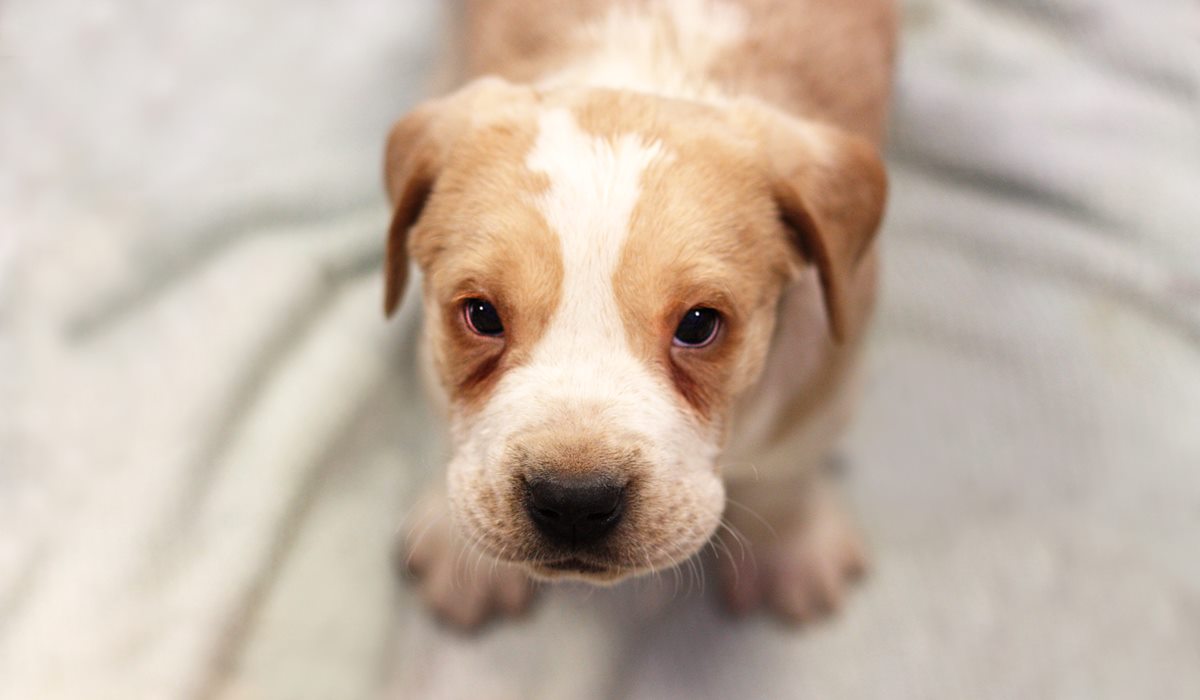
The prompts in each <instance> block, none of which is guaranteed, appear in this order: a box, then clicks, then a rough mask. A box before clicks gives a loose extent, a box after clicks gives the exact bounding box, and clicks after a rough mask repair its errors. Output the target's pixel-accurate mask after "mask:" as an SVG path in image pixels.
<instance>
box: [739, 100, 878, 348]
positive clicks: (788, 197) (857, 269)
mask: <svg viewBox="0 0 1200 700" xmlns="http://www.w3.org/2000/svg"><path fill="white" fill-rule="evenodd" d="M768 109H769V108H765V107H758V108H757V109H756V110H755V111H757V112H758V113H759V115H758V116H759V120H758V121H759V127H760V129H761V131H760V137H761V138H762V139H763V140H762V144H763V147H764V157H765V158H767V159H768V162H769V168H770V177H771V178H772V189H773V194H774V196H775V201H776V202H777V203H778V206H779V213H780V217H781V218H782V220H783V222H784V224H786V225H787V227H788V228H789V229H790V230H791V231H792V232H793V234H794V236H795V244H796V246H797V248H798V250H799V252H800V253H801V254H802V255H804V256H805V257H806V258H808V259H809V260H811V261H812V262H813V263H814V264H815V265H816V267H817V271H818V273H819V274H820V279H821V288H822V290H823V292H824V295H825V308H826V313H827V315H828V318H829V327H830V331H831V333H832V335H833V338H834V340H836V341H839V342H840V341H842V340H845V339H846V338H847V337H849V336H850V335H851V334H853V333H854V332H856V331H857V330H858V329H859V328H860V326H861V324H862V323H863V321H865V317H866V315H867V313H868V311H869V307H870V302H871V299H870V296H871V295H870V293H869V291H868V292H867V293H863V292H862V289H863V288H864V286H865V287H866V288H867V289H868V290H869V289H870V288H871V285H872V284H873V280H871V279H866V277H867V276H868V275H871V274H873V270H866V271H864V270H863V269H862V268H863V267H864V265H863V263H864V261H865V259H866V258H867V256H868V252H869V250H870V247H871V244H872V242H873V241H874V239H875V233H876V231H877V230H878V228H879V222H880V219H882V217H883V207H884V201H885V199H886V197H887V175H886V173H885V171H884V167H883V162H882V160H881V159H880V157H879V153H878V151H877V150H876V147H875V145H874V144H872V143H871V142H869V141H867V140H866V139H864V138H861V137H859V136H855V135H853V134H850V133H848V132H845V131H842V130H841V129H837V128H835V127H831V126H825V125H822V124H817V123H814V122H808V121H803V120H800V119H795V118H792V117H789V116H786V115H783V114H781V113H778V112H774V110H771V113H769V114H764V111H765V110H768Z"/></svg>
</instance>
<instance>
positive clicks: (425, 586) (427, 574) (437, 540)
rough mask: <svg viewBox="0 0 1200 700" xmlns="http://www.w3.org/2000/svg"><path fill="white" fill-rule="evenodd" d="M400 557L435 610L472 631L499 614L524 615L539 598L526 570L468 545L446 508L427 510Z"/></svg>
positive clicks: (402, 544) (415, 524)
mask: <svg viewBox="0 0 1200 700" xmlns="http://www.w3.org/2000/svg"><path fill="white" fill-rule="evenodd" d="M398 556H399V560H400V561H399V563H400V565H401V568H402V570H403V571H404V572H405V573H406V574H408V575H409V576H410V577H412V578H413V579H415V581H416V583H417V585H418V587H419V590H420V593H421V597H422V598H424V599H425V602H426V603H427V604H428V605H429V607H430V608H431V609H432V610H433V612H434V613H435V614H436V615H437V616H438V618H440V619H441V620H443V621H444V622H447V623H449V624H451V625H454V626H456V627H460V628H463V629H472V628H475V627H478V626H479V625H481V624H483V623H484V622H487V621H488V620H489V619H491V618H492V617H493V616H495V615H508V616H516V615H520V614H521V613H523V612H524V611H525V609H526V608H527V607H528V606H529V602H530V600H531V598H532V597H533V583H532V581H530V579H529V576H528V575H527V574H526V573H525V571H524V570H523V569H521V568H519V567H517V566H514V565H512V564H508V563H505V562H501V561H498V560H496V559H494V558H492V557H489V556H488V555H487V554H485V553H484V552H483V551H482V550H480V549H479V548H477V547H474V546H472V545H471V544H469V543H468V542H466V541H465V540H464V539H463V538H462V537H461V536H459V535H458V534H457V533H455V531H454V527H453V526H452V524H451V523H450V521H449V518H448V517H447V514H446V512H445V510H444V508H442V507H426V508H424V509H423V510H422V511H421V513H420V515H418V516H417V517H416V518H415V519H414V522H413V524H412V526H411V527H410V528H409V529H408V532H407V535H406V536H405V537H403V538H402V540H401V542H400V548H399V552H398Z"/></svg>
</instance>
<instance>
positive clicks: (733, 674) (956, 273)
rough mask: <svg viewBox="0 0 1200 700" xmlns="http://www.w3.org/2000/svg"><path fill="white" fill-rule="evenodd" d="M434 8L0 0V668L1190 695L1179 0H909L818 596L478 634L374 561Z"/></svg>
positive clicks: (391, 526) (1199, 322) (742, 692)
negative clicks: (398, 199)
mask: <svg viewBox="0 0 1200 700" xmlns="http://www.w3.org/2000/svg"><path fill="white" fill-rule="evenodd" d="M447 7H448V5H447V4H444V3H439V2H432V1H419V0H386V1H385V0H342V1H341V2H337V3H330V2H316V1H314V0H287V1H284V0H236V1H235V0H209V1H208V2H204V3H163V2H148V1H145V0H125V1H124V2H115V1H113V0H4V1H3V2H0V698H4V699H5V700H8V699H12V700H32V699H35V698H36V699H38V700H52V699H57V698H70V699H72V700H79V699H82V698H88V699H91V698H122V699H125V700H128V699H132V698H139V699H140V698H150V699H156V698H172V699H173V698H222V699H224V698H229V699H241V698H281V699H288V700H292V699H295V700H303V699H306V698H313V699H330V698H337V699H341V698H347V699H353V698H376V697H388V698H465V697H474V698H518V699H528V698H617V697H621V698H626V697H628V698H674V697H687V698H732V697H748V698H808V697H812V698H968V697H969V698H1133V697H1155V698H1181V699H1182V698H1197V697H1200V231H1198V226H1200V224H1198V222H1200V75H1198V71H1200V6H1198V5H1197V4H1196V3H1195V2H1194V0H1157V1H1156V2H1141V3H1134V2H1128V1H1126V0H1060V1H1057V2H1054V1H1051V0H910V1H909V2H906V3H904V5H903V8H904V24H903V41H902V50H901V56H900V62H899V69H898V74H897V82H896V93H895V106H894V113H893V114H894V117H893V129H892V136H891V143H890V150H889V154H888V155H889V162H890V166H891V169H892V170H891V171H892V177H893V190H892V192H893V194H892V199H891V202H890V209H889V214H888V218H887V221H886V224H885V229H884V233H883V237H882V241H883V249H884V261H885V278H884V296H883V300H882V306H881V311H880V314H879V318H878V323H877V326H876V329H875V334H874V338H873V341H872V344H871V348H870V357H869V363H868V368H867V369H868V371H867V383H866V384H867V386H866V398H865V401H864V405H863V410H862V412H861V414H860V417H859V420H858V421H857V423H856V425H855V428H854V430H853V432H852V434H851V435H850V436H849V439H848V440H847V446H846V456H847V461H848V463H849V464H850V469H849V471H848V473H847V476H846V480H847V482H848V488H849V491H850V493H851V497H852V500H853V502H854V504H855V506H856V509H857V511H858V512H859V513H860V515H861V518H862V521H863V522H864V524H865V527H866V530H867V533H868V538H869V540H870V542H871V546H872V549H873V550H874V570H873V574H872V576H871V577H870V578H869V579H868V580H867V581H866V583H865V585H863V586H861V587H860V588H859V590H858V591H857V592H856V593H855V594H854V595H853V597H852V598H851V600H850V601H849V603H850V604H849V605H848V607H847V609H846V610H845V612H844V613H843V614H842V615H841V616H839V617H838V618H837V619H835V620H833V621H831V622H828V623H824V624H821V625H818V626H814V627H810V628H805V629H803V630H801V631H799V632H796V631H792V630H789V629H785V628H783V627H781V626H779V625H777V624H775V623H773V622H772V621H770V620H767V619H751V620H748V621H742V622H733V621H730V620H728V619H726V618H725V617H724V616H723V615H722V614H721V613H720V612H719V611H718V610H717V608H716V605H715V602H716V601H715V600H714V598H715V596H714V595H713V591H712V590H710V589H711V585H708V586H707V588H706V587H705V585H702V584H701V582H700V581H698V580H691V579H687V578H686V577H684V578H683V579H682V580H680V579H674V580H673V579H672V578H671V577H670V576H668V577H665V578H664V579H663V580H662V581H654V580H649V581H635V582H632V583H629V584H625V585H622V586H619V587H617V588H615V589H612V590H601V591H592V590H589V589H584V588H577V587H570V586H568V587H556V588H553V589H547V590H545V591H543V596H542V600H541V602H540V604H539V605H538V606H537V607H536V608H535V610H534V611H533V613H532V614H531V615H530V616H529V617H528V618H526V619H524V620H522V621H520V622H516V623H506V624H502V625H499V626H495V627H493V628H490V629H488V630H487V631H485V632H484V634H482V635H481V636H479V637H476V638H470V637H466V636H463V635H459V634H455V633H452V632H448V631H446V630H444V629H442V628H440V627H438V626H437V625H436V624H435V623H433V622H432V621H431V620H430V619H429V618H428V616H427V615H426V613H425V611H424V610H423V609H422V608H421V607H420V605H418V603H417V601H416V599H415V597H414V595H413V594H412V591H411V590H409V589H408V588H406V587H404V586H403V585H399V584H398V583H397V581H396V579H395V577H394V576H393V575H392V572H391V569H390V565H389V554H390V547H391V544H392V537H393V533H394V531H395V530H396V528H398V527H400V526H401V524H402V523H403V519H404V516H405V513H406V511H407V509H408V506H409V505H410V504H411V503H412V501H413V500H414V498H415V496H416V494H417V492H418V490H419V486H420V484H421V483H422V482H423V481H424V480H425V479H427V478H430V477H431V476H433V477H436V476H437V473H438V469H439V468H440V465H439V451H440V449H441V448H440V446H438V445H436V444H433V443H432V441H431V439H430V438H429V436H430V435H431V434H433V432H434V431H432V430H431V429H430V423H429V420H430V419H429V417H428V416H427V414H426V412H425V408H424V406H423V404H422V402H421V399H420V396H419V392H418V391H417V388H416V386H415V384H414V382H413V378H412V363H413V358H412V347H411V341H412V335H413V328H414V323H415V316H414V313H413V312H414V310H415V309H414V308H412V306H411V305H410V306H409V307H406V309H405V310H404V311H403V312H402V313H401V315H400V318H399V319H398V320H395V321H393V322H390V323H385V322H384V321H383V319H382V316H381V313H380V295H381V289H382V282H381V274H380V261H381V252H382V243H383V236H384V230H385V227H386V223H387V219H388V211H387V207H386V204H385V201H384V196H383V193H382V187H381V184H380V179H381V173H380V171H381V153H382V145H383V139H384V136H385V134H386V131H387V128H388V126H389V125H390V124H391V122H392V121H393V120H394V119H396V118H397V117H398V116H400V115H401V114H402V113H403V112H404V111H405V110H406V109H408V108H409V107H411V106H412V105H414V104H415V103H417V102H418V101H419V100H420V99H422V98H423V97H424V96H427V95H429V94H431V93H432V92H433V91H434V90H436V89H439V88H438V85H437V77H438V76H439V75H440V71H439V68H438V66H439V65H441V63H440V61H439V47H440V46H441V45H442V44H443V39H444V37H445V36H446V34H447V29H446V25H447V19H448V18H447V17H446V16H445V13H446V9H447ZM798 40H800V39H798ZM411 300H412V296H411V295H410V299H409V301H411Z"/></svg>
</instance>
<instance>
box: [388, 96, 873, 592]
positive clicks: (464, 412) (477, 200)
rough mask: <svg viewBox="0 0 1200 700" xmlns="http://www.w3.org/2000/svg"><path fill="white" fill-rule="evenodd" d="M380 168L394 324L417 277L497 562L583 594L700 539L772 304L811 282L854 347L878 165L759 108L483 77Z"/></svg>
mask: <svg viewBox="0 0 1200 700" xmlns="http://www.w3.org/2000/svg"><path fill="white" fill-rule="evenodd" d="M386 171H387V185H388V190H389V194H390V196H391V199H392V202H393V204H394V206H395V213H394V216H393V221H392V225H391V231H390V237H389V240H388V249H387V263H386V264H387V275H386V277H387V290H386V300H385V308H386V311H387V312H388V313H389V314H390V313H391V312H393V311H394V310H395V308H396V306H397V304H398V303H399V300H400V296H401V294H402V292H403V288H404V282H405V276H406V271H407V266H408V260H409V258H410V257H411V258H412V259H413V260H415V261H416V263H417V264H418V265H419V266H420V267H421V269H422V270H423V272H424V294H425V298H424V303H425V310H426V321H425V323H426V333H427V340H428V342H430V344H431V350H432V357H433V361H434V365H435V367H436V370H437V373H438V377H439V379H440V382H441V385H442V387H443V388H444V389H445V392H446V394H447V396H448V399H449V406H450V423H451V435H452V440H453V450H454V452H453V456H452V458H451V462H450V465H449V469H448V492H449V496H450V503H451V509H452V512H453V514H454V516H455V518H456V519H457V521H458V523H459V525H460V526H461V527H462V529H463V530H464V531H465V534H466V536H467V537H469V538H470V539H472V540H473V541H474V542H476V543H477V544H478V545H480V546H482V547H484V548H485V549H486V550H487V551H489V552H490V553H491V554H493V555H494V556H496V557H499V558H502V559H505V560H509V561H514V562H521V563H523V564H525V565H526V566H527V567H528V568H529V569H530V571H531V572H532V573H534V574H536V575H540V576H543V577H554V576H564V575H568V576H575V577H582V578H586V579H589V580H593V581H604V580H616V579H619V578H622V577H624V576H626V575H629V574H633V573H638V572H643V571H648V570H653V569H658V568H662V567H665V566H670V565H672V564H675V563H677V562H679V561H681V560H682V559H684V558H686V557H688V556H690V555H691V554H693V553H694V552H695V551H697V550H698V549H699V548H700V547H701V546H703V544H704V543H705V542H706V541H707V540H708V539H709V537H710V536H711V535H712V534H713V532H714V530H715V529H716V528H717V526H718V523H719V522H720V518H721V513H722V510H723V507H724V489H723V486H722V482H721V479H720V474H719V469H718V466H717V459H718V455H719V453H720V450H721V446H722V443H723V441H724V437H725V432H726V429H727V425H728V419H729V413H730V409H731V406H732V404H733V402H734V400H735V398H736V397H738V395H739V394H740V393H742V392H743V391H744V390H745V389H746V388H747V387H748V386H750V385H751V384H752V383H753V382H754V381H755V380H756V378H757V377H758V376H759V374H760V372H761V369H762V366H763V363H764V359H765V355H766V353H767V348H768V345H769V341H770V337H771V334H772V330H773V328H774V324H775V314H776V306H777V302H778V300H779V298H780V294H781V291H782V290H783V288H784V287H785V285H786V284H787V283H788V281H789V280H791V279H793V278H794V277H795V276H796V275H797V274H798V273H799V271H800V270H801V269H802V268H803V267H804V266H806V265H809V264H813V265H815V266H816V268H817V269H818V271H819V274H820V279H821V283H822V289H823V293H824V295H825V303H826V309H827V312H828V314H827V315H828V319H829V326H830V331H831V333H832V335H833V337H835V338H836V337H839V336H841V335H844V334H846V333H848V332H850V331H851V329H853V328H854V327H855V324H857V323H858V322H859V320H858V319H857V318H856V315H857V311H856V309H855V308H853V306H854V305H853V304H852V303H848V302H847V298H848V296H849V294H850V291H849V289H850V286H851V285H852V284H853V283H854V282H853V278H854V275H855V269H856V266H857V263H858V261H859V259H860V257H861V256H862V255H863V253H864V251H865V249H866V248H867V246H868V245H869V244H870V242H871V239H872V236H873V233H874V231H875V228H876V226H877V224H878V222H879V218H880V214H881V208H882V202H883V196H884V176H883V170H882V166H881V164H880V163H879V161H878V158H877V156H876V154H875V150H874V148H873V147H872V146H871V145H869V144H868V143H866V142H865V141H862V140H859V139H857V138H854V137H851V136H849V135H847V134H844V133H842V132H840V131H838V130H836V129H833V128H830V127H825V126H819V125H816V124H813V123H807V122H801V121H799V120H795V119H792V118H788V117H785V116H783V115H782V114H779V113H777V112H775V111H773V110H771V109H770V108H768V107H766V106H764V105H761V104H757V103H752V102H748V101H738V102H731V103H730V104H729V105H727V106H725V107H713V106H705V105H701V104H697V103H691V102H686V101H679V100H669V99H664V98H658V97H653V96H649V95H640V94H633V93H628V92H624V93H623V92H616V91H610V90H601V89H573V90H555V91H547V92H539V91H536V90H534V89H532V88H529V87H521V86H515V85H511V84H509V83H506V82H504V81H502V80H499V79H495V78H484V79H480V80H478V81H476V82H474V83H472V84H470V85H468V86H466V87H465V88H463V89H462V90H460V91H459V92H457V93H455V94H453V95H451V96H449V97H446V98H443V99H440V100H436V101H433V102H430V103H427V104H425V105H423V106H421V107H419V108H418V109H417V110H415V111H414V112H413V113H411V114H410V115H409V116H407V117H406V118H404V119H403V120H401V121H400V122H399V123H398V124H397V125H396V126H395V127H394V129H393V131H392V134H391V137H390V139H389V144H388V153H387V165H386ZM813 342H814V343H821V342H827V340H826V338H825V337H816V338H813Z"/></svg>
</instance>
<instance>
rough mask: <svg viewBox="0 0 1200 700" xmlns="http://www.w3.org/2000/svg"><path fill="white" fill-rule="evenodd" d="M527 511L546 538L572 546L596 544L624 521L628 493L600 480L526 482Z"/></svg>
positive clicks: (558, 479)
mask: <svg viewBox="0 0 1200 700" xmlns="http://www.w3.org/2000/svg"><path fill="white" fill-rule="evenodd" d="M525 486H526V509H527V510H528V512H529V517H530V519H531V520H532V521H533V524H534V525H535V526H536V527H537V529H538V530H539V531H540V532H541V533H542V534H543V535H545V536H547V537H549V538H552V539H555V540H558V541H561V542H568V543H571V544H581V543H589V542H593V541H596V540H598V539H600V538H601V537H603V536H604V535H606V534H608V532H610V531H611V530H612V529H613V528H614V527H615V526H616V524H617V523H618V522H619V521H620V519H621V515H622V514H623V511H624V507H625V489H624V487H622V486H619V485H616V484H614V483H612V482H611V481H609V480H607V479H604V478H599V477H583V478H579V477H576V478H563V477H556V478H537V479H531V480H528V481H526V485H525Z"/></svg>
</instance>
